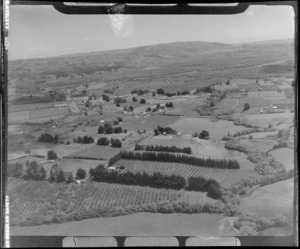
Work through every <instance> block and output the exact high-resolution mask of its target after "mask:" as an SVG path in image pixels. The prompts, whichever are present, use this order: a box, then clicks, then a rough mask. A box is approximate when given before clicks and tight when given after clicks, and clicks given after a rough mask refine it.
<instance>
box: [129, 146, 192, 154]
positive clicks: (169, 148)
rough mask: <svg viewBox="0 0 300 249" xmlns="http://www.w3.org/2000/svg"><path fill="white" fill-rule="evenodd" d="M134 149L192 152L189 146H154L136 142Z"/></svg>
mask: <svg viewBox="0 0 300 249" xmlns="http://www.w3.org/2000/svg"><path fill="white" fill-rule="evenodd" d="M134 150H144V151H159V152H171V153H185V154H192V149H191V148H190V147H184V148H179V147H177V146H162V145H155V146H154V145H140V144H136V145H135V147H134Z"/></svg>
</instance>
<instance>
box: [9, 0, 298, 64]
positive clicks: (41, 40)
mask: <svg viewBox="0 0 300 249" xmlns="http://www.w3.org/2000/svg"><path fill="white" fill-rule="evenodd" d="M294 23H295V20H294V10H293V8H292V7H290V6H250V7H249V8H248V9H247V10H246V11H245V12H244V13H242V14H237V15H65V14H62V13H59V12H57V11H56V10H55V9H54V8H53V7H52V6H10V18H9V52H8V56H9V60H15V59H27V58H41V57H51V56H59V55H64V54H72V53H81V52H92V51H103V50H114V49H122V48H129V47H138V46H145V45H151V44H158V43H168V42H179V41H202V42H221V43H227V44H235V43H247V42H256V41H266V40H278V39H293V38H294V28H295V25H294Z"/></svg>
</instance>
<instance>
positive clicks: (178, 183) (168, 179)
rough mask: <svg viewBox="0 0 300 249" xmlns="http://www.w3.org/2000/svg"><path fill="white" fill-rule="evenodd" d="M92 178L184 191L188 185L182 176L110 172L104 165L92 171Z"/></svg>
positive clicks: (156, 173) (100, 180)
mask: <svg viewBox="0 0 300 249" xmlns="http://www.w3.org/2000/svg"><path fill="white" fill-rule="evenodd" d="M89 173H90V175H91V178H92V179H93V180H94V181H99V182H110V183H120V184H128V185H139V186H150V187H156V188H171V189H182V188H184V187H185V185H186V181H185V179H184V178H183V177H181V176H176V175H170V176H166V175H163V174H161V173H158V172H155V173H153V174H147V173H145V172H144V173H133V172H129V171H127V172H124V173H123V172H122V173H121V172H118V171H108V170H106V169H105V168H104V166H103V165H99V166H97V167H96V168H91V170H90V172H89Z"/></svg>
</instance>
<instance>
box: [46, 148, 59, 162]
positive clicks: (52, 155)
mask: <svg viewBox="0 0 300 249" xmlns="http://www.w3.org/2000/svg"><path fill="white" fill-rule="evenodd" d="M47 156H48V159H49V160H54V159H57V154H56V152H55V151H54V150H49V151H48V152H47Z"/></svg>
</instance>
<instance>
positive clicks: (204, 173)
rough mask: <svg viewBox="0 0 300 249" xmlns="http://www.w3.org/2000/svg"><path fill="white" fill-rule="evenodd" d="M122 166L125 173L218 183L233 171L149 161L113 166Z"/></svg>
mask: <svg viewBox="0 0 300 249" xmlns="http://www.w3.org/2000/svg"><path fill="white" fill-rule="evenodd" d="M121 165H122V166H124V167H125V171H129V172H133V173H138V172H140V173H143V172H146V173H148V174H153V173H154V172H160V173H162V174H164V175H178V176H182V177H184V178H186V179H187V178H189V177H192V176H195V177H199V176H201V177H204V178H206V179H214V180H216V181H218V182H222V181H223V180H224V179H225V178H226V176H227V174H228V173H230V172H231V171H233V170H226V169H210V168H204V167H196V166H191V165H185V164H182V163H164V162H149V161H138V160H124V159H121V160H119V161H118V162H117V163H116V164H115V166H117V167H118V166H121Z"/></svg>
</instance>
